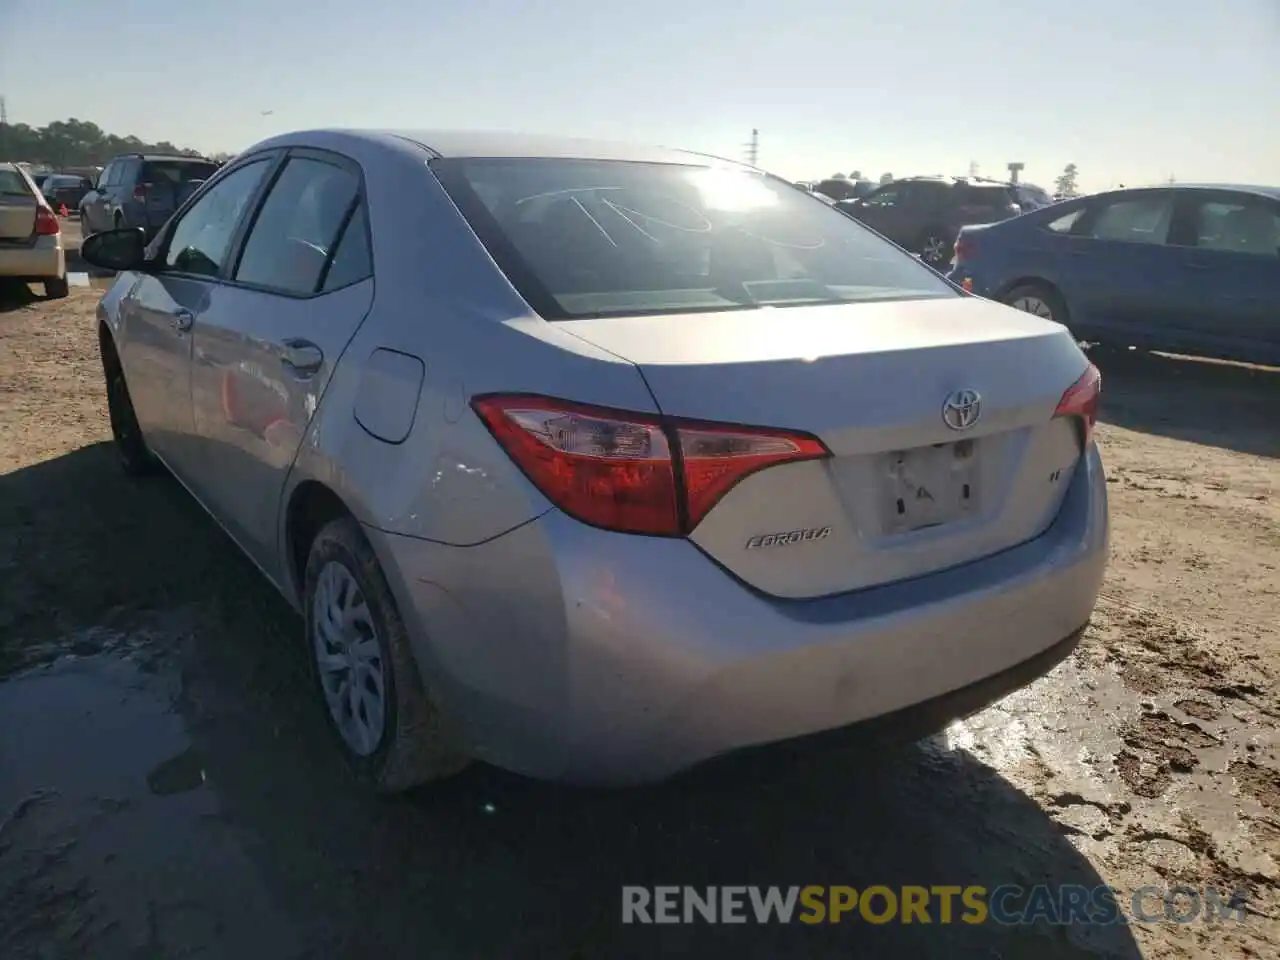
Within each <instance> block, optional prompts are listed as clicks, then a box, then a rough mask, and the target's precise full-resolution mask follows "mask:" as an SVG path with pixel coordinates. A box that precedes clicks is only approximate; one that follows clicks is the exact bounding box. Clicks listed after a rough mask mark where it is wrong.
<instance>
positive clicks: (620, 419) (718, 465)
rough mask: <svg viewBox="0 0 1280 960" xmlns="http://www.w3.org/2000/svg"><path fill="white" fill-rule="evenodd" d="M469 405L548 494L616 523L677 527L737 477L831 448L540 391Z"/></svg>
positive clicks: (648, 528)
mask: <svg viewBox="0 0 1280 960" xmlns="http://www.w3.org/2000/svg"><path fill="white" fill-rule="evenodd" d="M472 407H473V408H474V409H475V411H476V413H477V414H478V415H479V417H480V419H481V420H482V421H484V423H485V425H486V426H487V427H488V428H489V430H490V432H491V433H492V434H493V436H494V438H495V439H496V440H497V441H498V443H499V444H501V446H502V448H503V450H505V451H506V453H507V455H508V456H510V457H511V459H512V460H514V461H515V463H516V465H517V466H518V467H519V468H520V469H521V470H523V471H524V474H525V476H527V477H528V478H529V479H530V481H532V482H533V484H534V485H535V486H536V487H537V488H538V489H539V490H541V491H542V493H543V494H544V495H545V496H546V497H547V499H549V500H550V501H551V502H552V503H554V504H555V505H556V506H557V507H559V508H560V509H561V510H563V511H564V512H565V513H567V514H569V515H570V516H572V517H575V518H577V519H578V520H581V521H583V522H584V523H589V524H591V525H593V526H597V527H604V528H605V529H608V530H616V531H619V532H622V533H645V534H653V535H658V536H681V535H683V534H686V533H688V532H690V531H691V530H693V528H694V527H696V526H697V525H698V523H699V522H700V521H701V520H702V518H703V517H705V516H706V515H707V513H708V512H709V511H710V510H711V508H712V507H714V506H715V505H716V503H717V502H719V500H720V498H721V497H723V496H724V495H725V494H726V493H728V492H729V490H730V489H731V488H732V487H733V486H734V485H735V484H737V483H738V482H739V481H741V480H742V479H743V478H744V477H747V476H749V475H750V474H752V473H755V472H756V471H758V470H762V469H764V468H765V467H772V466H777V465H779V464H783V463H793V462H796V461H800V460H813V459H818V458H821V457H827V456H830V451H828V450H827V448H826V446H824V445H823V443H822V441H820V440H818V439H817V438H815V437H811V436H808V435H806V434H800V433H793V432H790V431H783V430H770V429H763V428H759V427H739V426H734V425H731V424H717V423H703V422H699V421H692V420H681V419H676V418H671V417H662V416H656V415H653V414H647V413H630V412H627V411H621V410H612V409H608V408H604V407H593V406H587V405H585V404H579V403H571V402H569V401H565V400H556V399H552V398H549V397H538V396H521V395H515V396H512V395H497V396H495V395H490V396H483V397H476V398H475V399H474V400H472Z"/></svg>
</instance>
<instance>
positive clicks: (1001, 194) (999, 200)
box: [961, 183, 1013, 207]
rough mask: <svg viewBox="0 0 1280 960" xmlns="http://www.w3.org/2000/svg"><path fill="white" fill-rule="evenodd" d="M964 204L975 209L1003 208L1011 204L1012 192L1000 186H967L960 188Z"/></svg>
mask: <svg viewBox="0 0 1280 960" xmlns="http://www.w3.org/2000/svg"><path fill="white" fill-rule="evenodd" d="M961 191H962V193H963V196H964V200H963V202H964V203H967V204H970V205H971V206H975V207H1005V206H1008V205H1009V204H1010V203H1013V191H1012V190H1010V188H1008V187H1006V186H1002V185H1001V184H998V183H997V184H983V185H982V186H979V185H977V184H972V183H971V184H969V185H968V186H966V187H962V188H961Z"/></svg>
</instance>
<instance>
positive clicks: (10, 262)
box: [0, 234, 67, 280]
mask: <svg viewBox="0 0 1280 960" xmlns="http://www.w3.org/2000/svg"><path fill="white" fill-rule="evenodd" d="M66 274H67V260H66V254H65V252H64V251H63V249H62V235H61V234H55V235H54V236H51V237H36V241H35V243H34V244H31V245H29V246H28V245H24V246H7V245H5V244H4V243H0V277H9V278H14V279H16V278H21V279H24V280H44V279H46V278H49V277H63V276H66Z"/></svg>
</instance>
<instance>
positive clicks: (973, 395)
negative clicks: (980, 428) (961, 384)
mask: <svg viewBox="0 0 1280 960" xmlns="http://www.w3.org/2000/svg"><path fill="white" fill-rule="evenodd" d="M981 416H982V397H981V396H980V395H979V394H978V391H977V390H957V391H955V392H954V393H952V394H951V395H950V396H948V397H947V399H946V400H945V401H943V404H942V422H943V423H945V424H946V425H947V426H948V427H950V428H951V429H952V430H968V429H969V428H970V427H972V426H973V425H974V424H975V423H977V422H978V418H979V417H981Z"/></svg>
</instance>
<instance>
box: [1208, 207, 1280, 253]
mask: <svg viewBox="0 0 1280 960" xmlns="http://www.w3.org/2000/svg"><path fill="white" fill-rule="evenodd" d="M1195 211H1196V212H1195V226H1196V246H1197V247H1199V248H1201V249H1203V250H1221V251H1224V252H1226V253H1249V254H1253V255H1255V256H1263V257H1280V215H1277V214H1276V212H1275V211H1274V210H1273V209H1272V208H1270V207H1268V206H1266V205H1264V204H1263V203H1262V202H1261V201H1257V200H1240V201H1239V202H1225V201H1212V202H1208V203H1198V204H1196V207H1195Z"/></svg>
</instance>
